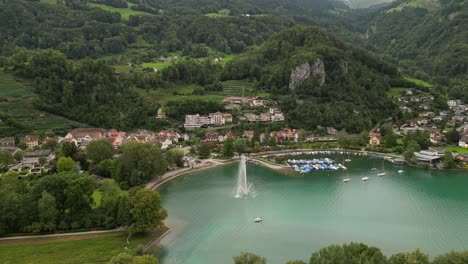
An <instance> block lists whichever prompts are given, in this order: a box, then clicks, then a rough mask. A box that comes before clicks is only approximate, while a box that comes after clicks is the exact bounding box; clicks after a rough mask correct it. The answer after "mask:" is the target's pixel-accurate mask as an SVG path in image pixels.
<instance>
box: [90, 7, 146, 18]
mask: <svg viewBox="0 0 468 264" xmlns="http://www.w3.org/2000/svg"><path fill="white" fill-rule="evenodd" d="M89 5H90V6H93V7H99V8H101V9H102V10H105V11H109V12H117V13H120V15H121V16H122V18H123V19H125V20H128V19H129V18H130V16H131V15H152V14H150V13H146V12H143V11H136V10H132V9H130V7H131V6H133V5H135V4H132V3H128V8H117V7H112V6H107V5H103V4H94V3H90V4H89Z"/></svg>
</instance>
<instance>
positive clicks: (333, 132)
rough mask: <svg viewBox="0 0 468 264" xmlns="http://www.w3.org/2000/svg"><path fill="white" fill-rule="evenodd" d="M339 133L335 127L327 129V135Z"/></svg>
mask: <svg viewBox="0 0 468 264" xmlns="http://www.w3.org/2000/svg"><path fill="white" fill-rule="evenodd" d="M337 133H338V131H337V130H336V129H335V128H334V127H327V134H329V135H336V134H337Z"/></svg>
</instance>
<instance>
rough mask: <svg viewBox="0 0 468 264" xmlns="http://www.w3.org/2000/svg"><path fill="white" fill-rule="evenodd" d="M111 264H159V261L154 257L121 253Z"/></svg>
mask: <svg viewBox="0 0 468 264" xmlns="http://www.w3.org/2000/svg"><path fill="white" fill-rule="evenodd" d="M109 264H158V260H157V259H156V257H155V256H153V255H143V256H131V255H129V254H128V253H120V254H119V255H117V256H114V257H113V258H112V259H111V260H110V261H109Z"/></svg>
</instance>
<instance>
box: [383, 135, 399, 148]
mask: <svg viewBox="0 0 468 264" xmlns="http://www.w3.org/2000/svg"><path fill="white" fill-rule="evenodd" d="M382 140H383V143H384V147H386V148H393V147H394V146H396V145H397V137H396V136H395V134H393V132H391V133H389V134H387V135H385V136H384V137H383V138H382Z"/></svg>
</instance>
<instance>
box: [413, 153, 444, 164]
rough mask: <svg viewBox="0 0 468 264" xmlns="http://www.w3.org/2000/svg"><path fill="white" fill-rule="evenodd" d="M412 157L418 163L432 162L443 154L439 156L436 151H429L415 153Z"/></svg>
mask: <svg viewBox="0 0 468 264" xmlns="http://www.w3.org/2000/svg"><path fill="white" fill-rule="evenodd" d="M414 155H415V156H416V159H417V160H418V161H423V162H433V161H437V160H439V159H440V158H441V157H442V156H444V155H443V154H440V153H439V152H438V151H431V150H421V151H419V152H415V153H414Z"/></svg>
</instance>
